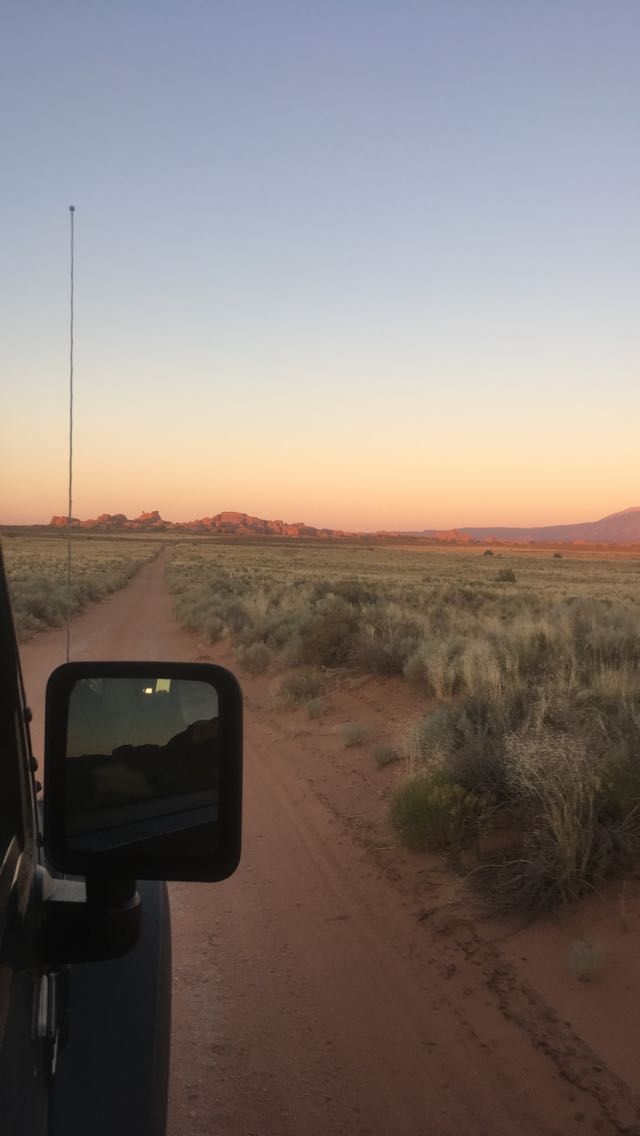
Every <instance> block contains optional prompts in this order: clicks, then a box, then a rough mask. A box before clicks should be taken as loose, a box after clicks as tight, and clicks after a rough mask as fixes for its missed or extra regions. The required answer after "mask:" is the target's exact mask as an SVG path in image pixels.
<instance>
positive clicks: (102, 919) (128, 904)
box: [44, 879, 142, 965]
mask: <svg viewBox="0 0 640 1136" xmlns="http://www.w3.org/2000/svg"><path fill="white" fill-rule="evenodd" d="M44 911H45V924H44V937H45V943H44V950H45V956H46V958H47V961H48V962H49V963H50V964H58V965H61V964H63V963H79V962H103V961H105V960H108V959H115V958H121V957H122V956H123V955H126V954H128V952H129V951H130V950H132V949H133V947H134V946H135V945H136V943H137V942H138V939H139V938H140V931H141V926H142V921H141V903H140V896H139V895H138V892H137V891H136V885H135V881H134V880H103V879H92V880H87V882H86V884H85V882H84V881H83V880H66V879H53V880H51V890H50V894H49V895H48V896H47V899H46V902H45V907H44Z"/></svg>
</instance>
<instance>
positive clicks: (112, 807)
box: [44, 662, 242, 882]
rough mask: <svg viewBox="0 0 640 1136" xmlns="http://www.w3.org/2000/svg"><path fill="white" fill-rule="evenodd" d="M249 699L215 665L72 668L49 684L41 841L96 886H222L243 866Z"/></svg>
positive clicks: (66, 868)
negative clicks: (106, 882) (245, 704)
mask: <svg viewBox="0 0 640 1136" xmlns="http://www.w3.org/2000/svg"><path fill="white" fill-rule="evenodd" d="M241 823H242V695H241V691H240V687H239V685H238V682H237V680H236V679H235V677H234V676H233V675H232V674H231V672H230V671H228V670H226V669H225V668H224V667H219V666H215V665H213V664H209V663H206V664H205V663H165V662H123V663H114V662H82V663H66V664H64V665H63V666H61V667H58V668H57V670H55V671H54V672H53V674H52V675H51V676H50V678H49V682H48V684H47V695H46V718H45V794H44V842H45V851H46V854H47V856H48V858H49V860H50V861H51V863H52V864H53V865H54V866H55V867H56V868H57V869H58V870H59V871H61V872H64V873H65V874H68V875H78V876H87V877H89V878H92V879H99V878H102V879H111V880H118V879H121V880H124V879H143V880H157V879H161V880H205V881H212V882H213V881H216V880H222V879H226V878H227V877H228V876H230V875H231V874H232V872H234V871H235V869H236V867H237V865H238V863H239V860H240V842H241Z"/></svg>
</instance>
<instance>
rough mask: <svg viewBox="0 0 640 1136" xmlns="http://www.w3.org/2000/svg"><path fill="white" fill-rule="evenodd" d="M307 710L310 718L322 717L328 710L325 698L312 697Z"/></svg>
mask: <svg viewBox="0 0 640 1136" xmlns="http://www.w3.org/2000/svg"><path fill="white" fill-rule="evenodd" d="M306 710H307V715H308V717H309V718H322V717H323V715H325V714H326V712H327V705H326V702H325V701H324V699H323V698H311V699H310V700H309V702H307V706H306Z"/></svg>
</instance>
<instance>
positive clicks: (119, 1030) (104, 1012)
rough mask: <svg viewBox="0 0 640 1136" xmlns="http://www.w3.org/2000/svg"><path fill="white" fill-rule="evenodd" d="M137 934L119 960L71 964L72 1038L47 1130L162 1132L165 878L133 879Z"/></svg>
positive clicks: (122, 1135)
mask: <svg viewBox="0 0 640 1136" xmlns="http://www.w3.org/2000/svg"><path fill="white" fill-rule="evenodd" d="M138 891H139V893H140V897H141V900H142V933H141V936H140V940H139V942H138V943H137V945H136V946H135V947H134V949H133V950H132V951H131V952H130V953H129V954H128V955H126V956H124V957H123V958H120V959H114V960H110V961H108V962H94V963H80V964H75V965H73V966H72V967H71V982H70V987H71V989H70V1013H69V1038H68V1041H67V1043H66V1045H65V1046H64V1048H63V1049H62V1050H61V1052H60V1053H59V1055H58V1062H57V1068H56V1075H55V1079H54V1084H53V1090H52V1108H51V1126H50V1133H51V1136H87V1133H88V1132H90V1133H91V1136H164V1133H165V1129H166V1113H167V1094H168V1080H169V1054H170V1033H171V926H170V917H169V902H168V895H167V887H166V884H164V883H159V882H154V881H147V882H140V883H138Z"/></svg>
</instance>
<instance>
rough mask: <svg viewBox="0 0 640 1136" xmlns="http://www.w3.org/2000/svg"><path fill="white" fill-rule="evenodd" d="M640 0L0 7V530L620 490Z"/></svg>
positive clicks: (592, 503)
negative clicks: (57, 520) (68, 517)
mask: <svg viewBox="0 0 640 1136" xmlns="http://www.w3.org/2000/svg"><path fill="white" fill-rule="evenodd" d="M639 41H640V5H638V3H637V0H609V2H607V3H604V2H603V0H599V2H597V3H595V2H592V0H481V2H479V0H384V2H383V0H153V3H152V2H151V0H126V2H124V0H110V3H109V4H99V3H97V0H57V3H56V4H55V5H53V4H51V3H50V2H49V0H46V2H44V0H30V2H29V3H28V4H23V3H20V2H19V0H8V2H7V3H6V4H5V6H4V8H3V19H2V37H1V43H0V64H1V65H0V139H1V146H2V156H3V162H2V166H3V172H2V177H1V178H0V205H1V208H2V216H3V235H2V256H1V258H0V303H1V310H2V317H3V318H2V321H1V322H2V335H1V337H0V366H1V369H2V370H1V374H2V381H1V385H0V390H1V392H2V404H1V413H0V522H2V523H34V522H47V521H48V520H49V519H50V517H51V516H52V515H53V514H65V513H66V510H67V470H68V450H67V447H68V420H69V406H68V398H69V308H70V296H69V267H70V263H69V262H70V231H69V226H70V214H69V205H71V204H73V205H74V206H75V214H74V219H75V274H74V275H75V279H74V284H75V305H74V309H75V310H74V325H75V337H74V494H73V496H74V500H73V512H74V515H75V516H79V517H82V518H88V517H93V516H96V515H97V514H99V513H102V512H111V513H115V512H124V513H126V514H127V515H128V516H137V515H138V514H139V513H140V512H141V511H142V510H147V511H148V510H151V509H159V510H160V512H161V514H162V515H163V516H164V517H166V518H167V519H170V520H190V519H194V518H198V517H203V516H209V515H212V514H214V513H217V512H221V511H224V510H237V511H243V512H247V513H251V514H254V515H257V516H263V517H270V518H279V519H283V520H286V521H290V522H293V521H305V522H306V523H307V524H313V525H318V526H329V527H335V528H343V529H350V530H375V529H420V528H431V527H437V528H440V527H442V528H449V527H453V526H463V525H481V524H495V525H498V524H502V525H508V524H513V525H533V524H552V523H563V522H564V523H569V522H572V521H583V520H592V519H596V518H598V517H601V516H603V515H605V514H607V513H611V512H616V511H618V510H621V509H625V508H628V507H631V506H637V505H640V484H639V468H640V453H639V448H640V447H639V446H638V426H637V424H638V419H639V411H640V383H639V382H638V379H639V366H638V364H639V361H640V319H639V318H638V316H639V310H640V209H639V201H640V194H639V190H640V68H638V62H637V45H638V42H639Z"/></svg>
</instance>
